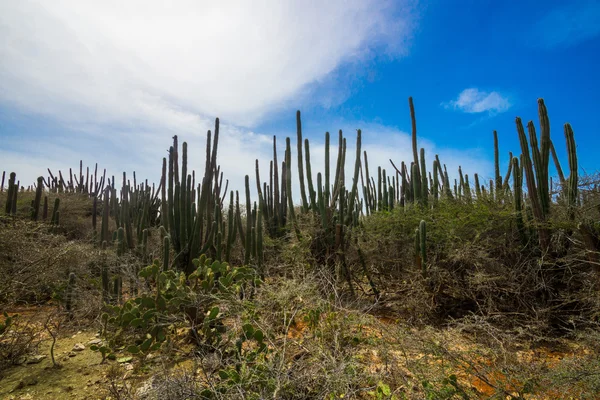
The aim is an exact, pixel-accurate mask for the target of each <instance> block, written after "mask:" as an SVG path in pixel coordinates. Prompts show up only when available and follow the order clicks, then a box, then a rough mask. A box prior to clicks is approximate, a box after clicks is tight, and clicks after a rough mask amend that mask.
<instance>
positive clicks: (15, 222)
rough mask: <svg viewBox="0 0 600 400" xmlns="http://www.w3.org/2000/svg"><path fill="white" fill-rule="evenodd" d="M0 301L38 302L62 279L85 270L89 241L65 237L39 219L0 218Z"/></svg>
mask: <svg viewBox="0 0 600 400" xmlns="http://www.w3.org/2000/svg"><path fill="white" fill-rule="evenodd" d="M0 243H2V246H1V247H0V288H2V290H1V291H0V303H4V304H8V303H21V304H22V303H40V302H44V301H47V300H49V299H50V298H51V297H52V296H53V294H55V291H56V290H58V289H59V288H60V287H61V286H64V284H65V283H66V281H67V279H68V276H69V273H70V272H75V274H76V275H77V276H79V277H83V276H85V275H86V274H88V264H89V263H90V261H91V260H93V259H94V257H96V256H97V255H96V252H95V250H94V249H93V247H92V246H91V245H88V244H83V243H81V242H75V241H70V240H67V239H66V238H65V237H64V236H62V235H58V234H55V233H52V230H51V229H50V227H49V226H47V225H45V224H43V223H36V222H30V221H26V220H19V219H12V218H0Z"/></svg>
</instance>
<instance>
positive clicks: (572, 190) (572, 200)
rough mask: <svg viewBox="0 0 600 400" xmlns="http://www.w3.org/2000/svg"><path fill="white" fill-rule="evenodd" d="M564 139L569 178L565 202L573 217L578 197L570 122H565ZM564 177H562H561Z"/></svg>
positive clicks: (575, 161)
mask: <svg viewBox="0 0 600 400" xmlns="http://www.w3.org/2000/svg"><path fill="white" fill-rule="evenodd" d="M565 139H566V140H567V152H568V156H569V171H570V173H569V179H568V181H566V183H567V184H566V193H567V196H566V197H567V203H568V205H569V216H570V218H571V219H574V218H575V213H574V210H573V209H574V208H575V206H576V205H577V197H578V176H577V172H578V171H577V168H578V167H577V149H576V147H575V137H574V135H573V128H571V125H570V124H568V123H567V124H565ZM563 179H564V177H563Z"/></svg>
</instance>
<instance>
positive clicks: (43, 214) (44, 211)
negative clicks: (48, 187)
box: [42, 196, 48, 221]
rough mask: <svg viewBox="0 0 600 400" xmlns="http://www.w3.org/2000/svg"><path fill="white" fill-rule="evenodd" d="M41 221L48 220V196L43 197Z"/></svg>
mask: <svg viewBox="0 0 600 400" xmlns="http://www.w3.org/2000/svg"><path fill="white" fill-rule="evenodd" d="M42 219H43V220H44V221H46V220H47V219H48V196H44V207H43V211H42Z"/></svg>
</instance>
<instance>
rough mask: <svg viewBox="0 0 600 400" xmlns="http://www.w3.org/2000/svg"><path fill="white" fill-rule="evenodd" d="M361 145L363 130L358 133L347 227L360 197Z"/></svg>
mask: <svg viewBox="0 0 600 400" xmlns="http://www.w3.org/2000/svg"><path fill="white" fill-rule="evenodd" d="M361 145H362V141H361V130H360V129H359V130H358V131H357V132H356V160H355V162H354V177H353V180H352V190H351V192H350V199H349V201H348V211H349V214H350V215H349V218H348V221H347V222H346V224H347V225H350V224H351V223H352V218H351V217H352V214H351V213H352V212H353V210H354V205H355V202H356V198H357V197H358V174H359V172H360V154H361Z"/></svg>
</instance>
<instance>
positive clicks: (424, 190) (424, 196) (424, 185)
mask: <svg viewBox="0 0 600 400" xmlns="http://www.w3.org/2000/svg"><path fill="white" fill-rule="evenodd" d="M420 161H421V167H420V171H419V173H420V174H421V202H422V203H423V205H424V206H426V207H427V203H428V198H429V189H428V181H427V169H426V167H425V166H426V163H425V149H424V148H422V147H421V160H420Z"/></svg>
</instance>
